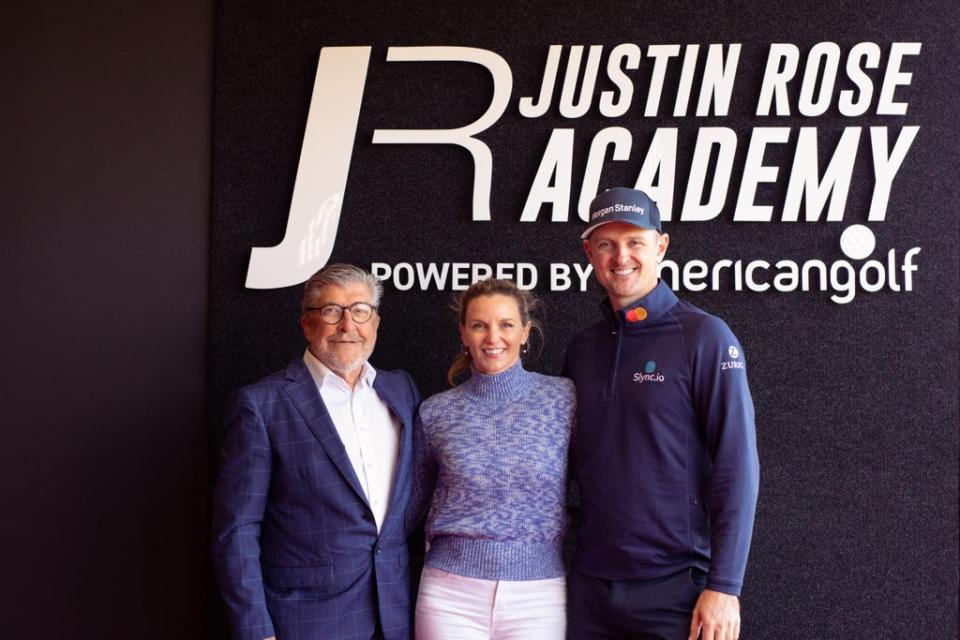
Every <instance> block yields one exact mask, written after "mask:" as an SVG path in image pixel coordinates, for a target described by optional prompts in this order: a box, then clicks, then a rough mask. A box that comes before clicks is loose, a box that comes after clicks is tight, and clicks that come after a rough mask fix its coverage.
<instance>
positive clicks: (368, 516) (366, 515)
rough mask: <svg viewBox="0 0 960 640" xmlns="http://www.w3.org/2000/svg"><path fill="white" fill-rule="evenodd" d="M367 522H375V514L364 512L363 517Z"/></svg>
mask: <svg viewBox="0 0 960 640" xmlns="http://www.w3.org/2000/svg"><path fill="white" fill-rule="evenodd" d="M361 517H362V518H363V519H364V520H366V521H367V522H373V514H372V513H370V512H369V511H364V512H363V516H361Z"/></svg>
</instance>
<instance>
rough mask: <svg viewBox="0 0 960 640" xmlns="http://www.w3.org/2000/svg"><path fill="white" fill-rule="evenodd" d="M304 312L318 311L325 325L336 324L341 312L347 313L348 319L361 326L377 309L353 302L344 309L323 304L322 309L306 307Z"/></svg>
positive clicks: (364, 303) (334, 305)
mask: <svg viewBox="0 0 960 640" xmlns="http://www.w3.org/2000/svg"><path fill="white" fill-rule="evenodd" d="M305 311H319V312H320V319H321V320H323V321H324V322H325V323H327V324H337V323H338V322H340V320H341V318H343V312H344V311H349V312H350V318H351V319H352V320H353V321H354V322H356V323H357V324H363V323H364V322H366V321H368V320H369V319H370V318H372V317H373V314H374V313H376V311H377V308H376V307H375V306H373V305H372V304H367V303H366V302H354V303H353V304H351V305H348V306H346V307H343V306H340V305H339V304H325V305H323V306H322V307H307V308H306V309H305Z"/></svg>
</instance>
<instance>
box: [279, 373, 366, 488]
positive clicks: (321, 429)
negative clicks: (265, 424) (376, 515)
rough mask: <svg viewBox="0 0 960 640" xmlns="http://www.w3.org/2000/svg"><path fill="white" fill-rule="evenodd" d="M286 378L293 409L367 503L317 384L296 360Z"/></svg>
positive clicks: (344, 477) (285, 388)
mask: <svg viewBox="0 0 960 640" xmlns="http://www.w3.org/2000/svg"><path fill="white" fill-rule="evenodd" d="M286 375H287V379H288V380H289V382H288V383H287V385H286V386H285V387H284V390H285V391H286V392H287V394H288V395H289V396H290V399H291V400H292V401H293V404H294V406H295V407H296V408H297V410H298V411H299V412H300V415H301V416H303V420H304V422H306V423H307V427H309V429H310V431H311V432H312V433H313V435H314V436H316V438H317V440H319V441H320V445H321V446H323V448H324V450H325V451H326V452H327V455H328V456H330V459H331V460H332V461H333V464H334V466H336V467H337V470H338V471H339V472H340V475H342V476H343V479H344V480H346V481H347V484H349V485H350V486H351V487H352V488H353V490H354V491H355V492H356V493H357V495H358V496H360V498H361V499H362V500H363V501H364V502H366V501H367V496H366V494H365V493H364V492H363V488H362V487H361V486H360V481H359V480H358V479H357V474H356V472H354V470H353V465H352V464H351V463H350V458H349V457H348V456H347V450H346V448H345V447H344V446H343V441H342V440H340V434H338V433H337V428H336V427H335V426H334V424H333V420H332V419H331V418H330V414H329V413H328V412H327V408H326V406H325V405H324V404H323V399H322V398H321V397H320V391H319V390H318V389H317V383H316V382H314V380H313V376H311V375H310V371H309V370H308V369H307V366H306V365H305V364H304V363H303V360H295V361H294V362H293V363H291V364H290V366H289V367H287V370H286Z"/></svg>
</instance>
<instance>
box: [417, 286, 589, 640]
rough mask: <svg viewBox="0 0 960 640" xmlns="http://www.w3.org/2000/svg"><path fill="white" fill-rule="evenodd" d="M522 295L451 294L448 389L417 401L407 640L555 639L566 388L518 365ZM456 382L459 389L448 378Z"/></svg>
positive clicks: (526, 328) (524, 336)
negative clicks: (415, 560) (416, 545)
mask: <svg viewBox="0 0 960 640" xmlns="http://www.w3.org/2000/svg"><path fill="white" fill-rule="evenodd" d="M534 304H535V301H534V300H533V298H532V296H531V295H530V294H528V293H526V292H524V291H521V290H520V289H518V288H517V287H516V286H515V285H514V284H513V283H511V282H509V281H506V280H482V281H480V282H477V283H476V284H474V285H473V286H471V287H470V288H469V289H467V291H465V292H464V293H463V295H462V296H461V297H460V298H459V300H458V305H457V316H458V320H459V329H460V338H461V340H462V343H463V353H462V354H461V355H460V356H459V357H458V358H457V359H456V360H455V361H454V363H453V365H452V366H451V367H450V371H449V372H448V376H447V377H448V380H449V381H450V384H451V386H452V387H453V388H452V389H450V390H449V391H445V392H443V393H439V394H437V395H435V396H433V397H431V398H429V399H427V400H426V401H425V402H424V403H423V404H422V405H421V407H420V419H419V420H418V423H417V429H416V432H415V435H414V437H415V440H416V453H415V455H416V467H415V469H416V474H417V478H416V482H415V483H414V492H415V493H414V497H413V500H412V501H411V504H412V505H413V507H412V508H413V509H414V512H413V514H412V515H413V517H419V516H422V514H423V511H424V510H426V509H427V507H429V512H428V514H427V522H426V534H427V543H428V551H427V555H426V562H425V567H424V570H423V577H422V579H421V582H420V594H419V596H418V599H417V609H416V634H417V638H418V640H439V639H443V640H501V639H513V638H516V639H521V638H522V639H528V638H538V639H542V640H554V639H555V640H561V639H562V638H564V635H565V628H566V614H565V600H566V595H565V593H566V592H565V578H564V575H565V570H564V566H563V559H562V546H563V537H564V534H565V532H566V528H567V520H566V513H565V496H566V488H567V452H568V449H569V444H570V436H571V432H572V430H573V424H574V419H575V418H574V416H575V414H576V404H575V396H574V389H573V384H572V383H571V382H570V381H569V380H567V379H565V378H556V377H551V376H544V375H540V374H538V373H532V372H529V371H527V370H526V369H524V368H523V363H522V362H521V355H522V354H525V353H527V351H529V338H530V334H531V331H533V332H537V333H539V332H540V327H539V323H538V322H537V320H536V319H534V318H533V317H532V315H531V307H533V306H534ZM464 375H467V376H468V377H467V378H466V379H465V380H464V381H463V382H462V383H461V384H459V385H457V384H456V381H457V380H458V379H459V378H462V377H463V376H464Z"/></svg>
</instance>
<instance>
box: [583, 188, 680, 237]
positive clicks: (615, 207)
mask: <svg viewBox="0 0 960 640" xmlns="http://www.w3.org/2000/svg"><path fill="white" fill-rule="evenodd" d="M609 222H624V223H626V224H632V225H633V226H635V227H640V228H641V229H655V230H657V231H661V229H660V209H658V208H657V203H656V202H654V201H653V200H651V199H650V198H649V196H647V194H645V193H644V192H643V191H638V190H637V189H627V188H626V187H614V188H613V189H607V190H606V191H604V192H603V193H601V194H600V195H598V196H597V197H596V198H594V199H593V202H591V203H590V224H588V225H587V229H586V230H585V231H584V232H583V234H582V235H581V236H580V237H581V238H583V239H584V240H586V239H587V237H588V236H589V235H590V234H591V233H593V231H594V229H596V228H597V227H600V226H603V225H605V224H607V223H609Z"/></svg>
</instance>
